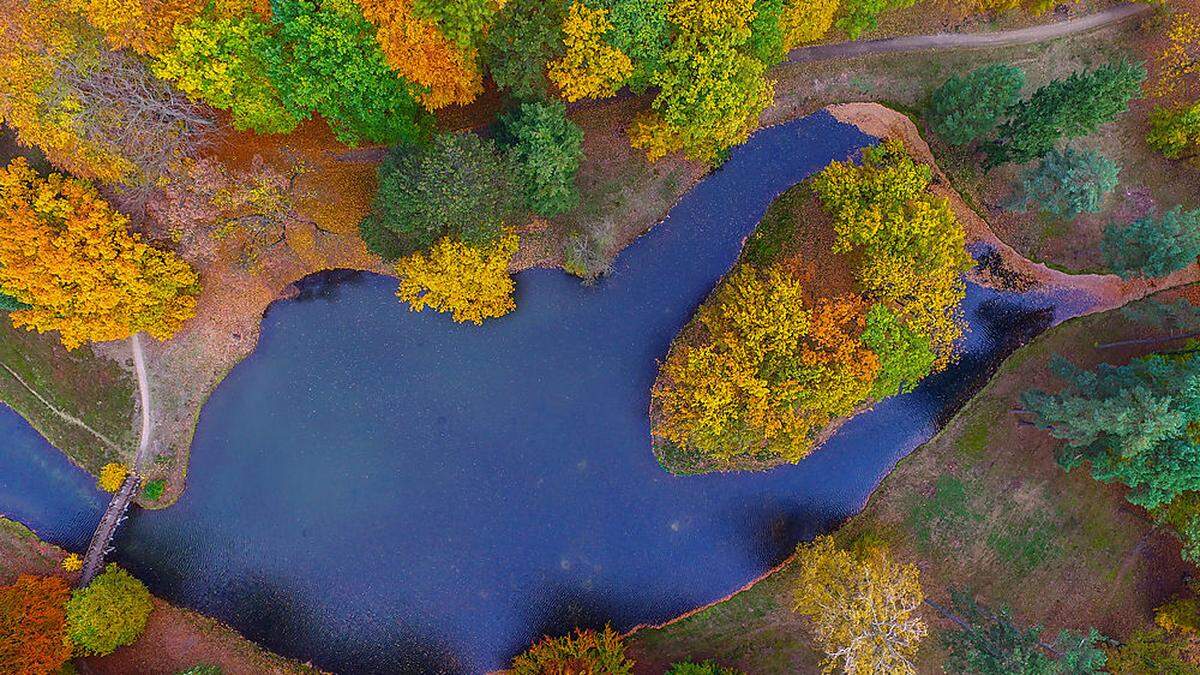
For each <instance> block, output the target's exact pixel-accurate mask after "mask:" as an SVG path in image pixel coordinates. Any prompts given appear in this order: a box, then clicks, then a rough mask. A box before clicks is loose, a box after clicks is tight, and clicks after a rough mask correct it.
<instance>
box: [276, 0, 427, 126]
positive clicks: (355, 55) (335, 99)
mask: <svg viewBox="0 0 1200 675" xmlns="http://www.w3.org/2000/svg"><path fill="white" fill-rule="evenodd" d="M272 10H273V12H274V17H275V21H276V22H277V23H278V29H277V30H278V35H277V39H278V40H279V42H280V47H279V57H278V58H277V59H274V60H273V61H272V63H270V64H269V65H270V69H269V70H270V76H271V80H272V81H273V82H274V84H275V87H276V89H278V90H279V92H280V94H281V95H282V97H283V104H284V106H285V107H286V108H287V109H288V110H289V111H290V112H291V113H292V114H293V115H294V116H296V117H298V118H301V119H304V118H307V117H308V116H309V115H311V113H312V112H313V111H316V112H317V113H318V114H320V115H321V116H322V117H324V118H325V120H326V121H327V122H328V123H329V127H330V129H332V130H333V133H334V135H335V136H337V138H338V140H340V141H342V142H343V143H348V144H351V145H354V144H358V143H361V142H363V141H368V142H375V143H396V142H399V141H408V142H411V141H415V140H417V139H420V138H422V137H423V136H424V135H425V134H426V133H427V132H428V130H429V128H430V118H429V117H428V114H427V113H425V111H424V110H423V109H422V108H421V107H420V105H419V104H418V102H417V96H416V94H417V92H416V91H415V90H414V88H413V87H412V86H411V85H409V84H408V83H406V82H405V81H404V80H402V79H400V78H399V77H397V76H396V74H395V73H394V72H393V71H392V69H391V68H390V67H388V65H387V61H386V60H385V59H384V56H383V53H382V52H381V51H380V49H379V45H378V43H377V42H376V40H375V27H374V26H372V25H371V24H370V23H369V22H368V21H367V20H366V19H364V18H363V16H362V13H361V12H360V11H359V9H358V6H357V5H355V4H354V3H353V2H352V1H351V0H326V1H324V2H319V1H318V0H275V2H273V3H272Z"/></svg>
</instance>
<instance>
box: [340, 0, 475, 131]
mask: <svg viewBox="0 0 1200 675" xmlns="http://www.w3.org/2000/svg"><path fill="white" fill-rule="evenodd" d="M359 5H360V6H361V7H362V10H363V15H364V16H365V17H366V18H367V20H368V21H370V22H371V23H373V24H375V25H376V26H377V27H378V29H379V30H378V34H377V39H378V41H379V45H380V48H381V49H382V50H383V55H384V56H385V57H386V59H387V62H388V65H390V66H391V67H392V68H393V69H394V70H395V71H396V72H397V73H398V74H399V75H400V76H401V77H403V78H404V79H405V80H407V81H409V82H411V83H413V84H415V85H417V86H418V87H421V88H423V89H424V91H423V92H422V93H421V95H420V98H421V103H422V104H423V105H424V106H425V108H426V109H428V110H437V109H438V108H442V107H445V106H447V105H465V104H467V103H470V102H471V101H473V100H475V97H476V96H478V95H479V93H480V92H481V91H483V78H482V75H481V74H480V70H479V65H478V52H479V43H480V42H482V36H483V30H482V27H483V22H486V21H487V20H488V19H490V17H491V8H490V3H486V2H464V1H463V0H458V1H457V2H447V3H443V4H438V3H430V2H425V1H422V0H411V1H410V0H359ZM443 24H445V25H443ZM447 31H449V33H448V32H447Z"/></svg>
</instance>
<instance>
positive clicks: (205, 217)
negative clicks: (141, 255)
mask: <svg viewBox="0 0 1200 675" xmlns="http://www.w3.org/2000/svg"><path fill="white" fill-rule="evenodd" d="M282 168H283V170H280V168H277V167H276V166H274V165H271V164H268V163H267V162H265V161H263V159H262V158H261V157H259V156H255V158H254V159H253V160H252V161H251V165H250V168H249V169H247V170H245V171H234V170H231V169H229V168H228V167H227V166H225V165H224V164H222V163H220V162H218V161H216V160H214V159H211V158H207V157H202V158H200V159H197V160H192V161H187V162H184V163H183V164H182V165H181V166H180V167H179V168H178V169H177V170H175V171H173V172H172V173H171V174H170V176H169V180H168V181H167V182H166V184H165V185H164V186H163V187H162V189H161V190H160V191H159V192H158V194H156V195H155V197H154V198H153V199H151V200H150V202H149V204H148V205H147V207H146V209H147V212H148V214H149V215H150V217H151V220H152V221H153V222H154V223H155V224H156V226H157V228H158V230H159V231H160V232H161V233H162V235H163V236H164V238H170V239H172V240H173V241H175V242H176V243H178V244H179V247H180V249H181V250H182V252H183V255H184V256H185V257H187V258H188V259H189V260H190V261H192V262H195V263H207V262H212V261H214V260H218V259H225V260H229V261H232V262H234V263H236V264H238V265H240V266H242V267H245V268H248V269H250V270H252V271H257V270H259V269H260V265H261V263H262V260H263V258H264V255H265V254H266V253H268V252H269V251H272V250H274V249H276V248H277V247H280V246H284V245H286V243H287V236H288V230H289V228H291V227H293V226H297V225H301V224H306V225H310V226H312V227H316V224H315V223H313V222H312V221H311V220H309V219H308V218H306V217H304V216H303V215H301V214H300V212H299V210H298V208H297V205H298V201H299V200H300V199H301V198H303V197H304V196H306V195H305V194H304V193H303V192H302V191H301V190H300V188H299V187H298V182H299V180H300V177H301V176H302V175H303V174H304V172H305V171H306V167H305V166H304V165H303V164H301V163H300V162H298V161H294V160H293V161H291V162H287V163H284V164H283V165H282Z"/></svg>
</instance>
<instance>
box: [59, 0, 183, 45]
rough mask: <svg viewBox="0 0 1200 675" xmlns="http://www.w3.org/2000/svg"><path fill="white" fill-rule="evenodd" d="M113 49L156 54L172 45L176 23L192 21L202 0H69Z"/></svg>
mask: <svg viewBox="0 0 1200 675" xmlns="http://www.w3.org/2000/svg"><path fill="white" fill-rule="evenodd" d="M68 4H70V5H71V6H72V7H75V8H76V9H77V10H78V11H80V12H81V13H82V14H83V15H84V16H85V17H87V19H88V21H89V22H90V23H91V24H92V25H93V26H95V27H96V28H97V29H99V30H100V32H102V33H104V39H105V40H106V41H107V42H108V44H109V46H110V47H112V48H113V49H126V48H128V49H132V50H133V51H135V52H137V53H139V54H148V55H155V54H158V53H160V52H161V51H162V50H163V49H166V48H167V47H168V46H170V44H171V42H172V40H173V38H172V31H173V30H174V28H175V25H176V24H181V23H184V22H186V21H190V20H191V19H193V18H195V17H196V16H197V15H199V14H200V11H201V10H202V9H203V8H204V5H205V2H204V1H203V0H68Z"/></svg>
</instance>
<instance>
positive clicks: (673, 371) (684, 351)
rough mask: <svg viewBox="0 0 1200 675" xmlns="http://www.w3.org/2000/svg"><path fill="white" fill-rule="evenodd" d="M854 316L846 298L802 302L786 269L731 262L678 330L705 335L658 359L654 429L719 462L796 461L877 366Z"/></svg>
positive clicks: (857, 396) (861, 394)
mask: <svg viewBox="0 0 1200 675" xmlns="http://www.w3.org/2000/svg"><path fill="white" fill-rule="evenodd" d="M863 313H864V312H863V308H862V306H861V301H859V300H857V299H853V298H838V299H832V300H825V301H822V302H820V303H817V304H814V305H812V306H806V302H805V300H804V294H803V292H802V288H801V286H800V284H799V283H798V282H797V281H796V280H795V279H794V278H792V277H791V276H789V275H788V274H787V273H785V272H783V271H781V270H780V269H778V268H768V269H766V270H759V269H756V268H754V267H753V266H751V265H746V264H739V265H738V266H737V267H735V268H734V270H733V271H732V272H731V273H730V274H729V276H728V277H727V278H726V279H725V280H723V281H722V282H721V284H720V285H719V286H718V287H717V290H716V291H715V292H714V294H713V296H712V297H710V298H709V299H708V300H706V301H705V303H704V305H703V306H701V308H700V311H699V312H698V313H697V315H696V319H695V320H694V322H695V325H694V326H689V327H688V328H687V329H685V330H691V331H697V330H698V331H699V332H700V333H701V334H702V335H705V336H706V339H705V340H703V341H697V342H692V341H689V340H687V339H686V338H685V339H683V340H681V341H679V342H677V343H676V346H675V347H674V348H673V349H672V350H671V353H670V354H669V355H668V357H667V361H666V363H664V364H663V367H662V371H661V373H660V376H659V382H658V384H657V385H656V386H655V389H654V391H653V392H652V397H653V400H654V407H655V410H656V415H655V417H656V419H655V424H654V434H655V435H656V436H658V437H659V438H662V439H664V440H666V441H668V442H670V443H673V444H675V445H676V446H679V447H682V448H686V449H689V450H691V451H693V452H695V453H698V454H699V455H700V457H701V458H702V461H704V462H706V463H716V464H717V465H721V466H725V465H728V463H729V462H731V461H734V460H739V461H745V460H749V461H763V460H768V461H770V460H783V461H791V462H795V461H799V460H800V459H801V458H803V457H804V456H805V455H807V454H808V453H809V452H810V451H811V449H812V439H813V437H814V436H815V434H816V432H817V431H818V430H820V429H821V428H823V427H824V426H825V425H826V424H828V423H829V422H830V420H832V419H833V418H835V417H837V416H839V415H845V414H848V413H849V412H850V410H852V409H853V408H854V406H856V405H858V404H859V403H861V402H862V401H863V400H864V399H865V398H866V397H867V394H868V392H869V391H870V389H871V386H872V383H873V382H874V379H875V376H876V375H877V373H878V370H879V360H878V358H877V357H876V356H875V354H874V353H872V352H871V351H870V350H868V349H867V348H866V346H865V345H863V343H862V342H861V340H859V339H858V336H859V335H860V334H861V333H862V332H863V329H864V325H863V321H864V318H863Z"/></svg>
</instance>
